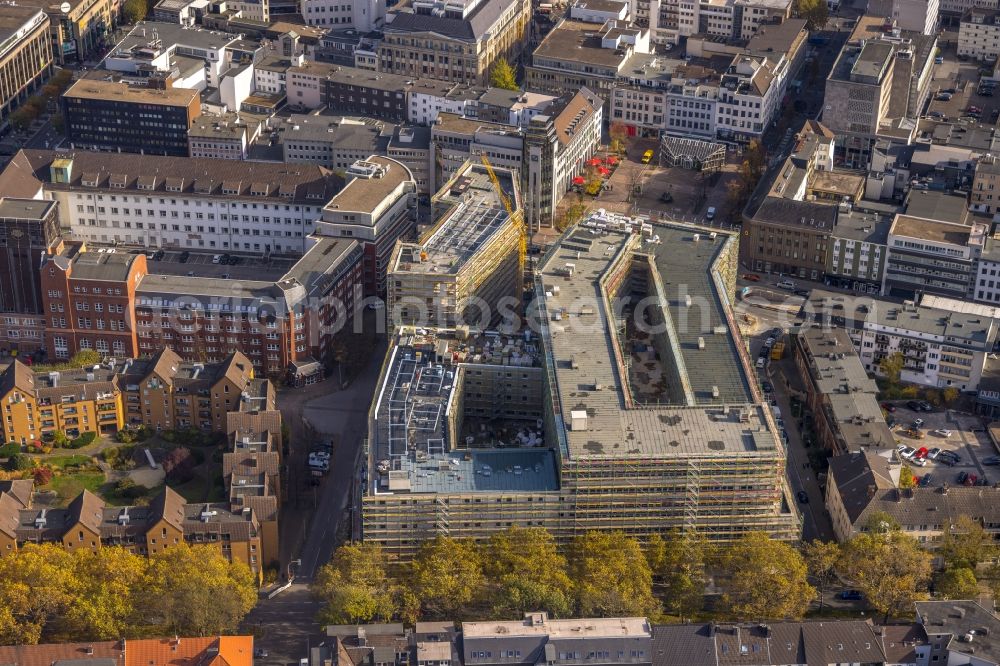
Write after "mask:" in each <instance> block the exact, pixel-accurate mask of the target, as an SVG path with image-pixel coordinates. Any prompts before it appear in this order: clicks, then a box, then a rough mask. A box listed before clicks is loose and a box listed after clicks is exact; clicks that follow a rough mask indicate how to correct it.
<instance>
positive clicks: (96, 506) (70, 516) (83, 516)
mask: <svg viewBox="0 0 1000 666" xmlns="http://www.w3.org/2000/svg"><path fill="white" fill-rule="evenodd" d="M66 512H67V525H66V526H67V528H68V527H70V526H71V525H76V524H80V525H85V526H86V527H88V528H90V529H91V530H93V531H94V532H97V533H100V531H101V523H102V522H103V521H104V500H102V499H101V498H100V497H98V496H97V495H95V494H94V493H92V492H90V491H89V490H86V489H84V491H83V492H82V493H80V494H79V495H77V496H76V498H75V499H74V500H73V501H72V502H70V503H69V506H68V507H66Z"/></svg>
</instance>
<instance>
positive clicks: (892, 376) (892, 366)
mask: <svg viewBox="0 0 1000 666" xmlns="http://www.w3.org/2000/svg"><path fill="white" fill-rule="evenodd" d="M878 369H879V372H881V373H882V376H883V377H885V378H886V380H887V381H888V382H889V384H891V385H892V386H899V377H900V375H901V373H902V372H903V355H902V354H901V353H900V352H895V353H894V354H889V355H888V356H886V357H884V358H883V359H882V360H881V361H879V363H878Z"/></svg>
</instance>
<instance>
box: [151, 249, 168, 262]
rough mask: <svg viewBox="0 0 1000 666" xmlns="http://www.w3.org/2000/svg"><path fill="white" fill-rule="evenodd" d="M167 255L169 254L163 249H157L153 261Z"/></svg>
mask: <svg viewBox="0 0 1000 666" xmlns="http://www.w3.org/2000/svg"><path fill="white" fill-rule="evenodd" d="M165 256H167V253H166V252H164V251H163V250H157V251H156V252H154V253H153V261H159V260H160V259H163V257H165Z"/></svg>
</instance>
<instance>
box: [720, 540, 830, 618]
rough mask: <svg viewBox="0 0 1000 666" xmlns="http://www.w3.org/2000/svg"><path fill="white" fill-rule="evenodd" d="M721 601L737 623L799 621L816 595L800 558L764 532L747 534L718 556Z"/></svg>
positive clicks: (796, 553) (798, 554) (790, 548)
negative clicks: (775, 620) (737, 620)
mask: <svg viewBox="0 0 1000 666" xmlns="http://www.w3.org/2000/svg"><path fill="white" fill-rule="evenodd" d="M719 562H720V565H721V567H720V568H721V569H722V570H723V571H724V572H725V575H726V576H727V578H726V580H725V581H724V582H722V584H721V586H722V588H723V595H722V600H723V604H724V606H725V607H726V609H727V610H728V611H729V613H730V614H731V615H733V616H734V617H735V618H737V619H739V620H744V621H753V620H771V619H782V618H801V617H802V616H803V615H805V612H806V610H807V609H808V607H809V602H810V601H812V600H813V598H814V597H815V596H816V590H815V589H814V588H813V586H812V585H810V584H809V582H808V580H807V579H806V573H807V570H806V562H805V560H804V559H803V557H802V555H801V554H800V553H799V552H798V551H797V550H795V549H794V548H792V546H790V545H788V544H787V543H785V542H783V541H776V540H774V539H771V538H770V537H769V536H768V535H767V534H765V533H763V532H750V533H748V534H746V535H745V536H743V537H742V538H741V539H739V540H738V541H736V542H735V543H733V544H732V545H731V546H729V547H728V548H726V549H725V550H724V551H723V553H722V555H721V557H720V560H719Z"/></svg>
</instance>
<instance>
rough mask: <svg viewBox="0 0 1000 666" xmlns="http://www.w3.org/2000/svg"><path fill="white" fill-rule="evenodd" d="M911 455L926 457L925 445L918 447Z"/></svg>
mask: <svg viewBox="0 0 1000 666" xmlns="http://www.w3.org/2000/svg"><path fill="white" fill-rule="evenodd" d="M913 457H914V458H920V459H924V458H926V457H927V447H926V446H921V447H920V448H919V449H917V452H916V453H914V454H913Z"/></svg>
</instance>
